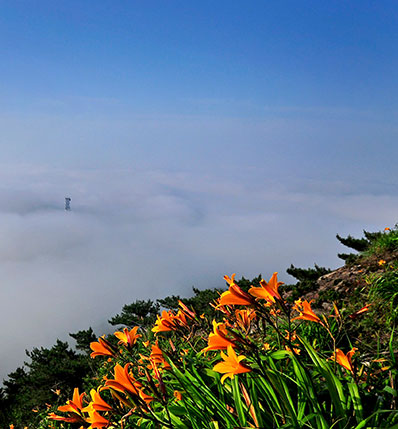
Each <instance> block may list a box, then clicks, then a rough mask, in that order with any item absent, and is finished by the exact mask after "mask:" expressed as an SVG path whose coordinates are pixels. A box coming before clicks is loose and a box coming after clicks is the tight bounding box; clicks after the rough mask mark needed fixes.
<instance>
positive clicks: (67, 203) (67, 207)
mask: <svg viewBox="0 0 398 429" xmlns="http://www.w3.org/2000/svg"><path fill="white" fill-rule="evenodd" d="M71 201H72V198H69V197H66V198H65V210H66V211H69V210H70V202H71Z"/></svg>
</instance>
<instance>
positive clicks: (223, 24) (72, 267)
mask: <svg viewBox="0 0 398 429" xmlns="http://www.w3.org/2000/svg"><path fill="white" fill-rule="evenodd" d="M397 18H398V6H397V4H396V2H394V1H384V0H382V1H350V2H346V1H328V2H319V1H306V2H298V1H282V2H281V1H267V2H264V1H250V2H241V1H240V2H238V1H228V2H227V1H217V2H215V1H201V2H193V1H191V2H187V1H167V2H166V1H160V0H159V1H146V2H143V1H132V0H130V1H117V0H113V1H105V0H101V1H85V2H82V1H73V0H72V1H61V0H60V1H57V2H54V1H44V0H42V1H34V2H33V1H18V0H13V1H0V58H1V60H0V61H1V63H0V64H1V67H0V235H1V237H2V240H1V243H0V275H1V277H2V279H3V285H2V289H1V291H0V301H1V302H2V303H3V304H4V308H5V310H4V311H3V312H2V314H1V315H0V323H1V324H2V326H4V327H5V329H3V330H2V331H3V332H2V333H1V334H0V335H2V336H1V337H0V341H1V342H2V344H8V346H7V347H2V350H1V352H0V354H1V355H0V362H2V367H1V368H0V378H1V377H2V376H3V375H2V374H6V373H7V372H10V371H11V370H13V369H15V365H16V362H21V363H22V361H23V359H24V350H25V349H26V348H28V349H29V348H31V347H33V346H38V345H51V344H52V343H53V342H54V341H55V339H56V338H57V337H61V338H66V337H67V333H68V332H73V331H77V330H79V329H84V328H86V327H88V326H89V325H91V326H93V327H94V328H95V329H96V331H97V333H98V334H101V333H103V332H102V331H104V330H106V329H107V328H106V324H105V323H104V322H105V321H106V320H107V319H109V318H110V317H112V316H113V315H115V314H116V313H117V312H119V311H120V309H121V307H122V306H123V305H124V304H126V303H129V302H131V301H133V300H134V299H144V298H159V297H164V296H166V295H168V294H172V293H181V294H182V295H184V294H189V293H190V288H191V286H192V285H195V286H198V287H211V286H221V285H222V284H223V281H222V277H223V275H224V274H231V273H232V272H234V271H236V272H237V274H238V277H239V276H242V275H243V276H246V277H253V276H255V275H257V274H258V273H260V272H261V273H263V274H264V276H265V277H267V276H270V275H271V274H272V273H273V272H274V271H279V272H280V276H281V278H282V280H284V281H285V282H288V281H291V280H292V279H289V277H288V276H287V275H286V273H285V270H286V268H287V267H288V266H289V265H290V264H291V263H293V264H295V265H297V266H311V265H312V264H313V263H314V262H316V263H318V264H320V265H326V266H330V267H337V266H338V265H339V263H340V262H341V261H339V260H338V259H337V257H336V253H337V252H341V251H344V250H343V249H342V248H341V246H339V244H338V243H337V241H336V240H335V238H334V237H335V234H336V233H340V234H341V235H344V234H348V233H351V234H354V235H360V234H361V232H362V229H363V228H365V229H368V230H375V229H383V228H384V227H385V226H390V227H391V226H393V225H394V224H395V222H396V221H397V216H396V214H397V213H398V195H397V182H398V169H397V168H396V159H397V156H398V145H397V143H396V142H397V134H398V127H397V125H396V124H397V123H398V122H397V119H398V118H397V116H398V106H397V103H398V102H397V100H398V97H397V95H398V94H397V73H396V70H397V66H398V54H397V49H396V47H397V45H398V43H397V42H398V40H397V38H398V32H397V31H396V29H397V28H398V25H397V24H398V19H397ZM65 196H70V197H71V198H72V212H70V213H65V212H64V210H63V202H64V197H65ZM159 279H161V280H159ZM82 297H86V299H84V298H82ZM16 301H17V302H19V306H20V311H21V313H22V314H24V317H25V319H24V326H16V325H15V323H14V322H13V317H12V315H13V311H14V309H13V303H14V302H16ZM50 303H51V305H50ZM71 308H73V309H74V310H73V311H71V310H70V309H71ZM11 321H12V322H11ZM28 321H29V323H27V322H28ZM25 322H26V323H25ZM49 322H51V323H49ZM25 325H26V326H25ZM20 332H24V335H20V336H19V335H18V333H20Z"/></svg>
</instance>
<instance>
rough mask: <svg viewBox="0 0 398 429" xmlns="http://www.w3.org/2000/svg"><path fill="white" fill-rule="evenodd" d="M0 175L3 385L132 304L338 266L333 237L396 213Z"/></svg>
mask: <svg viewBox="0 0 398 429" xmlns="http://www.w3.org/2000/svg"><path fill="white" fill-rule="evenodd" d="M10 171H12V172H13V174H12V175H11V174H10ZM1 176H2V177H1V182H2V184H3V185H2V186H1V188H0V197H1V198H0V236H1V238H2V239H1V241H0V273H1V278H2V286H1V292H0V300H1V302H2V312H1V314H0V323H1V326H3V329H2V331H1V333H0V342H1V344H2V348H1V351H0V362H1V363H2V367H1V369H0V371H1V376H2V377H4V376H5V375H6V374H7V373H9V372H10V371H12V370H14V369H15V368H16V366H17V365H20V364H21V363H22V361H23V359H24V350H25V349H31V348H32V347H34V346H41V345H43V346H50V345H52V344H53V343H54V341H55V340H56V338H58V337H59V338H63V339H66V338H67V334H68V333H69V332H76V331H77V330H79V329H86V328H88V327H89V326H93V328H94V329H95V330H96V331H97V334H102V333H103V332H104V331H105V330H106V329H107V327H106V320H107V319H109V318H110V317H112V316H113V315H115V314H116V313H118V312H119V311H120V309H121V307H122V306H123V305H124V304H126V303H130V302H132V301H133V300H135V299H145V298H153V299H156V298H162V297H165V296H167V295H169V294H172V293H180V294H182V295H189V294H190V292H191V287H192V286H193V285H195V286H196V287H199V288H205V287H214V286H222V285H223V280H222V276H223V275H224V274H227V273H228V274H231V273H232V272H237V275H238V277H240V276H245V277H249V278H250V277H253V276H255V275H257V274H259V273H260V272H261V273H262V274H263V275H264V276H265V277H268V276H270V275H271V274H272V272H273V271H279V272H280V275H281V278H282V280H284V281H285V282H289V281H290V280H291V279H289V278H288V276H287V275H286V274H285V269H286V268H287V267H288V266H289V265H290V264H291V263H293V264H295V265H297V266H309V265H312V264H313V263H314V262H316V263H318V264H320V265H322V264H323V265H328V266H336V265H337V264H338V263H339V262H338V260H337V258H336V252H337V251H338V250H341V249H339V245H338V243H337V241H336V240H335V239H334V235H335V233H336V232H339V233H341V234H346V233H353V234H360V232H361V228H367V229H378V228H381V227H382V226H384V225H389V226H391V223H392V222H393V220H394V216H395V214H396V213H397V212H398V198H397V197H394V196H391V195H375V194H372V193H363V192H361V191H356V192H354V190H351V191H350V192H347V190H346V192H344V184H339V183H322V182H313V181H312V182H308V181H307V182H305V181H302V182H301V186H299V183H297V182H296V183H295V186H291V185H290V186H289V185H288V184H287V183H285V184H283V183H277V182H276V181H274V180H264V181H263V182H262V183H261V186H259V185H253V184H251V185H250V186H249V185H246V184H245V183H243V182H241V181H235V180H234V177H233V176H231V177H230V178H224V179H221V178H220V177H216V176H210V175H207V176H202V175H195V174H194V173H187V172H175V173H170V172H166V171H160V170H157V171H155V170H153V171H148V170H141V171H139V170H134V171H133V170H126V169H125V170H106V169H104V170H80V171H79V170H63V171H61V170H51V169H46V168H44V167H40V168H39V167H37V166H36V167H34V166H28V165H24V166H13V168H12V169H8V170H7V168H4V169H3V170H2V173H1ZM15 177H18V180H16V179H15ZM65 196H71V197H72V203H71V205H72V211H71V212H65V210H64V197H65ZM381 208H382V209H381Z"/></svg>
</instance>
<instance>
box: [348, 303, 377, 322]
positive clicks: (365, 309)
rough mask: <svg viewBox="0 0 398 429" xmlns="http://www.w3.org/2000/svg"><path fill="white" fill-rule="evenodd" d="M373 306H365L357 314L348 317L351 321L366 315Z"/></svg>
mask: <svg viewBox="0 0 398 429" xmlns="http://www.w3.org/2000/svg"><path fill="white" fill-rule="evenodd" d="M371 305H372V304H367V305H365V307H362V308H361V309H360V310H358V311H356V312H355V313H352V314H350V315H349V316H348V317H349V318H350V319H355V318H357V317H358V316H359V315H360V314H363V313H366V312H367V311H369V307H370V306H371Z"/></svg>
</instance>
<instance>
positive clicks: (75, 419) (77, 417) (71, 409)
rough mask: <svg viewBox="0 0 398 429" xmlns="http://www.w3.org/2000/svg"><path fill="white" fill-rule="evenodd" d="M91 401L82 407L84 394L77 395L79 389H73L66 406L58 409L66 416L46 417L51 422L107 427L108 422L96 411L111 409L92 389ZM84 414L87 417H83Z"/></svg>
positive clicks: (53, 414)
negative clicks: (66, 414)
mask: <svg viewBox="0 0 398 429" xmlns="http://www.w3.org/2000/svg"><path fill="white" fill-rule="evenodd" d="M90 394H91V398H92V401H91V402H90V403H89V404H88V405H87V406H86V407H83V398H84V393H82V394H79V389H78V388H75V389H74V392H73V397H72V399H71V400H69V401H67V404H66V405H62V406H60V407H58V411H61V412H64V413H68V416H59V415H57V414H55V413H50V414H49V415H48V417H49V418H50V419H51V420H58V421H64V422H67V423H85V422H86V423H88V424H89V425H90V426H89V429H90V428H93V429H94V428H97V429H102V428H105V427H108V426H109V423H110V422H109V420H108V419H106V418H105V417H104V416H102V415H101V414H99V413H98V411H112V410H113V408H112V407H111V406H110V405H109V404H107V403H106V402H105V401H104V400H103V399H102V398H101V396H100V394H99V392H98V391H96V390H94V389H92V391H91V392H90ZM85 413H87V414H88V416H85Z"/></svg>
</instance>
